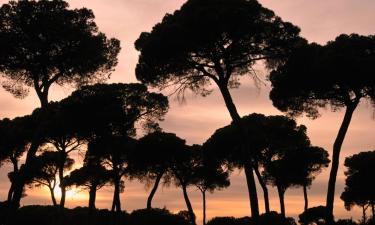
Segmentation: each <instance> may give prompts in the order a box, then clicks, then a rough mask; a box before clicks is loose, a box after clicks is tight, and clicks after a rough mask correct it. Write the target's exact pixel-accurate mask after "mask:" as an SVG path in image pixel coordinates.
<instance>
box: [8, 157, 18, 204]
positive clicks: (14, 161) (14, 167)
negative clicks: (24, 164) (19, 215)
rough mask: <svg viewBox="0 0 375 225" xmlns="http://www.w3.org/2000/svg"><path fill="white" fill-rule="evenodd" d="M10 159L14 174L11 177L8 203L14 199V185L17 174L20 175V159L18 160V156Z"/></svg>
mask: <svg viewBox="0 0 375 225" xmlns="http://www.w3.org/2000/svg"><path fill="white" fill-rule="evenodd" d="M10 160H11V162H12V165H13V174H12V178H11V179H10V181H11V184H10V188H9V191H8V198H7V202H8V203H10V202H11V201H12V198H13V192H14V186H15V182H16V179H17V176H18V160H17V158H16V157H11V159H10Z"/></svg>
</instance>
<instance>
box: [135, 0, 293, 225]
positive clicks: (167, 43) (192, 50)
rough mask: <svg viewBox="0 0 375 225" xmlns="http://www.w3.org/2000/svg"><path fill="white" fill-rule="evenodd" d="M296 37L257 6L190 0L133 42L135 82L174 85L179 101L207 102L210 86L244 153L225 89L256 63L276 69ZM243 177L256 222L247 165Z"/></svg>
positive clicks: (237, 1) (236, 115)
mask: <svg viewBox="0 0 375 225" xmlns="http://www.w3.org/2000/svg"><path fill="white" fill-rule="evenodd" d="M298 33H299V29H298V28H297V27H295V26H293V25H292V24H291V23H286V22H283V21H282V20H281V19H280V18H279V17H277V16H276V15H275V14H274V13H273V12H272V11H271V10H268V9H266V8H264V7H262V6H261V5H260V4H259V3H258V2H257V1H246V0H235V1H232V0H230V1H229V0H208V1H204V2H203V1H199V0H189V1H188V2H186V3H185V4H184V5H183V6H182V7H181V9H180V10H177V11H175V12H174V13H173V14H167V15H166V16H165V17H164V18H163V20H162V22H161V23H158V24H156V25H155V26H154V28H153V30H152V31H151V32H150V33H147V32H144V33H142V34H141V35H140V37H139V39H138V40H137V41H136V42H135V46H136V48H137V50H139V51H140V57H139V62H138V65H137V68H136V76H137V79H138V80H140V81H141V82H143V83H146V84H148V85H151V86H157V87H160V88H164V87H168V86H170V85H171V84H172V85H174V86H176V89H175V92H177V93H179V94H181V95H182V96H183V94H184V92H185V90H188V89H190V90H192V91H193V92H195V93H199V94H201V95H203V96H206V95H208V94H209V93H210V92H211V91H212V90H210V84H211V82H213V83H214V84H215V85H217V87H218V88H219V90H220V92H221V94H222V96H223V98H224V101H225V105H226V107H227V109H228V112H229V113H230V116H231V118H232V120H233V122H234V123H235V124H236V126H237V129H238V132H239V135H241V136H242V137H243V142H244V143H245V144H244V148H247V147H248V146H246V145H248V144H247V143H246V138H245V137H246V136H247V132H246V129H244V127H243V126H242V125H241V123H240V122H241V117H240V115H239V113H238V111H237V109H236V107H235V105H234V103H233V99H232V97H231V94H230V92H229V89H230V88H236V87H238V86H239V84H240V81H239V79H240V77H241V76H243V75H246V74H252V75H254V76H256V75H255V74H254V73H253V72H254V69H253V66H254V64H255V63H256V62H258V61H265V63H266V64H267V66H268V67H270V68H272V67H274V66H275V65H277V64H278V63H279V62H280V61H281V59H282V58H283V56H284V55H285V54H286V53H287V52H288V50H289V48H290V47H291V46H292V45H293V44H294V43H295V41H296V40H298V39H299V38H298ZM181 95H180V96H181ZM246 151H247V150H244V152H246ZM245 172H246V175H247V176H246V177H247V180H248V184H249V186H248V191H249V195H250V203H251V210H252V215H253V217H255V218H257V217H258V216H259V207H258V200H257V194H256V186H255V181H254V176H253V173H252V165H251V163H250V162H248V165H247V166H246V167H245Z"/></svg>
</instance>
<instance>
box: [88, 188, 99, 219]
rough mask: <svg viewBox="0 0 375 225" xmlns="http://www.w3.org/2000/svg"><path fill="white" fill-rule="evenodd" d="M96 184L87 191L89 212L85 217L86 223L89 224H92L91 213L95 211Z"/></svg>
mask: <svg viewBox="0 0 375 225" xmlns="http://www.w3.org/2000/svg"><path fill="white" fill-rule="evenodd" d="M96 188H97V185H96V184H93V185H92V186H91V187H90V192H89V213H88V219H87V224H88V225H91V224H93V215H94V212H95V209H96V207H95V201H96V190H97V189H96Z"/></svg>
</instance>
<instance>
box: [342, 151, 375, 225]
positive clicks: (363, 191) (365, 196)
mask: <svg viewBox="0 0 375 225" xmlns="http://www.w3.org/2000/svg"><path fill="white" fill-rule="evenodd" d="M374 162H375V151H370V152H361V153H359V154H356V155H353V156H350V157H347V158H346V159H345V166H346V167H347V171H346V172H345V175H346V180H345V190H344V192H343V193H342V194H341V199H342V200H343V201H344V202H345V208H346V209H347V210H350V209H351V208H352V207H353V206H354V205H358V206H361V207H362V210H363V220H364V222H365V221H366V209H367V207H369V206H370V207H371V211H372V217H373V218H375V217H374V216H375V207H374V205H375V192H374V190H375V189H374V188H375V182H374V181H373V179H371V177H372V176H373V174H374V172H375V165H374Z"/></svg>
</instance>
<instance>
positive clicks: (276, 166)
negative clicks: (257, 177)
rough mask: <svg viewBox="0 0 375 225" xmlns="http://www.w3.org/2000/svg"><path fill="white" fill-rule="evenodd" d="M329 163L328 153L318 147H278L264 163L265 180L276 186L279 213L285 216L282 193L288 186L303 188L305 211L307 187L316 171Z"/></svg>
mask: <svg viewBox="0 0 375 225" xmlns="http://www.w3.org/2000/svg"><path fill="white" fill-rule="evenodd" d="M328 163H329V160H328V153H327V152H326V151H325V150H324V149H322V148H319V147H302V148H290V149H288V148H286V149H278V152H277V153H276V154H275V155H274V156H273V157H272V159H271V160H270V161H269V162H267V163H265V164H264V171H263V176H264V178H265V180H266V181H267V182H268V183H270V184H272V185H273V186H276V188H277V191H278V194H279V199H280V208H281V214H282V215H283V216H285V203H284V194H285V192H286V190H287V189H288V188H290V187H295V186H296V187H298V186H302V187H303V188H304V198H305V211H306V210H307V203H308V201H307V187H308V186H310V185H311V182H312V180H313V179H314V176H315V175H316V173H318V172H320V170H321V167H323V166H327V165H328Z"/></svg>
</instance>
